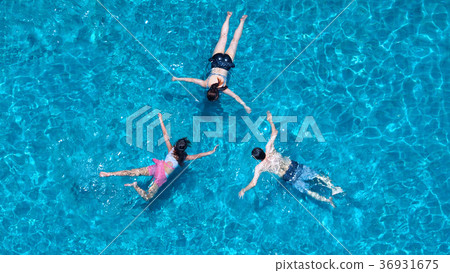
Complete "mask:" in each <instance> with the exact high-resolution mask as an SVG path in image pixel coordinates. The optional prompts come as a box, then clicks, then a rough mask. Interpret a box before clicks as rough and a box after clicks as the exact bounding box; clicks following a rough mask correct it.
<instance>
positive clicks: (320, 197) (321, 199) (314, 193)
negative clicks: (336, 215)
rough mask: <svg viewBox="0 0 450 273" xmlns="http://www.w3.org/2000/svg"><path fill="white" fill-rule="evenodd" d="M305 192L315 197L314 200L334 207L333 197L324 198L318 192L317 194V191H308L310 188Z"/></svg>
mask: <svg viewBox="0 0 450 273" xmlns="http://www.w3.org/2000/svg"><path fill="white" fill-rule="evenodd" d="M306 193H307V194H308V195H309V196H311V197H312V198H314V199H316V200H318V201H321V202H325V203H329V204H330V205H331V206H332V207H333V208H335V207H336V205H335V204H334V202H333V198H332V197H330V198H325V197H324V196H322V195H320V194H318V193H316V192H313V191H310V190H306Z"/></svg>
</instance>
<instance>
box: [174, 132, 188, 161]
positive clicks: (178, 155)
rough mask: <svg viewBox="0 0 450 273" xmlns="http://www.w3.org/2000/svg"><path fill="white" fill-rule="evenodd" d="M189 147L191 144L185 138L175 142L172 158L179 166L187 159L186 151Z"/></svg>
mask: <svg viewBox="0 0 450 273" xmlns="http://www.w3.org/2000/svg"><path fill="white" fill-rule="evenodd" d="M190 146H191V142H190V141H189V140H188V139H187V138H186V137H183V138H181V139H179V140H177V142H176V143H175V146H174V147H173V150H174V156H175V159H176V160H177V161H178V164H180V166H182V165H183V162H184V160H185V159H186V157H187V153H186V149H187V148H188V147H190Z"/></svg>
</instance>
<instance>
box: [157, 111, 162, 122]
mask: <svg viewBox="0 0 450 273" xmlns="http://www.w3.org/2000/svg"><path fill="white" fill-rule="evenodd" d="M158 117H159V120H160V121H162V120H163V118H162V114H161V113H158Z"/></svg>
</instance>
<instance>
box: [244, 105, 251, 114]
mask: <svg viewBox="0 0 450 273" xmlns="http://www.w3.org/2000/svg"><path fill="white" fill-rule="evenodd" d="M244 108H245V111H246V112H247V114H250V113H251V112H252V109H251V108H250V107H248V106H244Z"/></svg>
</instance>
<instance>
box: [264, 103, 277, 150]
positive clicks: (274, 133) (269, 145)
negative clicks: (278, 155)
mask: <svg viewBox="0 0 450 273" xmlns="http://www.w3.org/2000/svg"><path fill="white" fill-rule="evenodd" d="M267 121H268V122H269V123H270V127H271V128H272V133H271V135H270V139H269V141H268V142H267V144H266V153H270V152H271V151H272V150H273V149H275V146H274V145H273V143H274V142H275V139H276V138H277V135H278V130H277V128H276V127H275V124H274V123H273V120H272V113H270V111H267Z"/></svg>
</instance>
